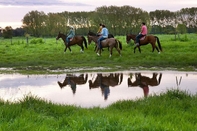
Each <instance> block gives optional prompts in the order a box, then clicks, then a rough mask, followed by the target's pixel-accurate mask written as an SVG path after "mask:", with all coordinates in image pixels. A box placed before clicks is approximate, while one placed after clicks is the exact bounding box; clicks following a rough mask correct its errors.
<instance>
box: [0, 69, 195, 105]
mask: <svg viewBox="0 0 197 131" xmlns="http://www.w3.org/2000/svg"><path fill="white" fill-rule="evenodd" d="M0 83H1V84H0V98H1V99H3V100H8V101H11V102H15V101H18V100H21V99H23V98H24V97H25V96H27V95H31V96H36V97H38V98H41V99H44V100H47V101H51V102H53V103H57V104H69V105H76V106H81V107H86V108H88V107H94V106H100V107H106V106H108V105H110V104H112V103H114V102H116V101H118V100H129V99H133V100H135V99H138V98H144V97H148V96H150V95H155V94H156V95H159V94H160V93H163V92H166V91H167V90H169V89H172V88H173V89H177V88H178V89H180V90H183V91H187V92H188V93H189V94H193V95H195V94H196V93H197V72H178V71H121V72H104V73H103V72H88V73H68V74H60V75H59V74H58V75H21V74H0Z"/></svg>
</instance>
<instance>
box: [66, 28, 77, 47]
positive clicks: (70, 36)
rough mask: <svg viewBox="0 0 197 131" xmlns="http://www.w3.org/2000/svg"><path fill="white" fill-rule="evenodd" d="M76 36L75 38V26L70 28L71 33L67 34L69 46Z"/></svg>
mask: <svg viewBox="0 0 197 131" xmlns="http://www.w3.org/2000/svg"><path fill="white" fill-rule="evenodd" d="M74 36H75V31H74V28H73V26H70V31H69V33H68V34H67V37H66V43H67V45H68V44H69V42H70V39H72V38H73V37H74Z"/></svg>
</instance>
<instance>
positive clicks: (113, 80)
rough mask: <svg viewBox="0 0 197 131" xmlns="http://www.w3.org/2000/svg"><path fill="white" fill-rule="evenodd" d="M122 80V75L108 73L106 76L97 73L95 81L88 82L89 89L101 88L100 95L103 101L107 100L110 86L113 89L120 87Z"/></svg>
mask: <svg viewBox="0 0 197 131" xmlns="http://www.w3.org/2000/svg"><path fill="white" fill-rule="evenodd" d="M122 80H123V74H122V73H115V74H113V73H110V74H108V75H105V74H100V73H98V74H97V76H96V78H95V80H94V81H92V80H89V88H90V89H92V88H99V87H100V88H101V93H102V95H104V100H107V99H108V96H109V94H110V88H109V87H110V86H111V87H115V86H117V85H120V84H121V83H122Z"/></svg>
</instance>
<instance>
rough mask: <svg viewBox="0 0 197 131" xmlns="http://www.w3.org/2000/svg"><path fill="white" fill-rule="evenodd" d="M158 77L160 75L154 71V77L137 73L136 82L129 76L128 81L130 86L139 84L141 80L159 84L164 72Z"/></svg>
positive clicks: (151, 84)
mask: <svg viewBox="0 0 197 131" xmlns="http://www.w3.org/2000/svg"><path fill="white" fill-rule="evenodd" d="M131 75H132V74H131ZM157 77H158V74H157V73H153V75H152V78H150V77H147V76H143V75H141V73H136V74H135V81H134V82H132V81H131V79H130V78H128V81H127V82H128V87H133V86H139V83H140V82H144V83H146V84H147V85H150V86H158V85H159V84H160V82H161V78H162V73H160V74H159V77H158V78H157Z"/></svg>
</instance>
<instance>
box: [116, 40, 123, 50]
mask: <svg viewBox="0 0 197 131" xmlns="http://www.w3.org/2000/svg"><path fill="white" fill-rule="evenodd" d="M116 42H117V43H118V44H119V48H120V50H122V42H120V41H119V40H116Z"/></svg>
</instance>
